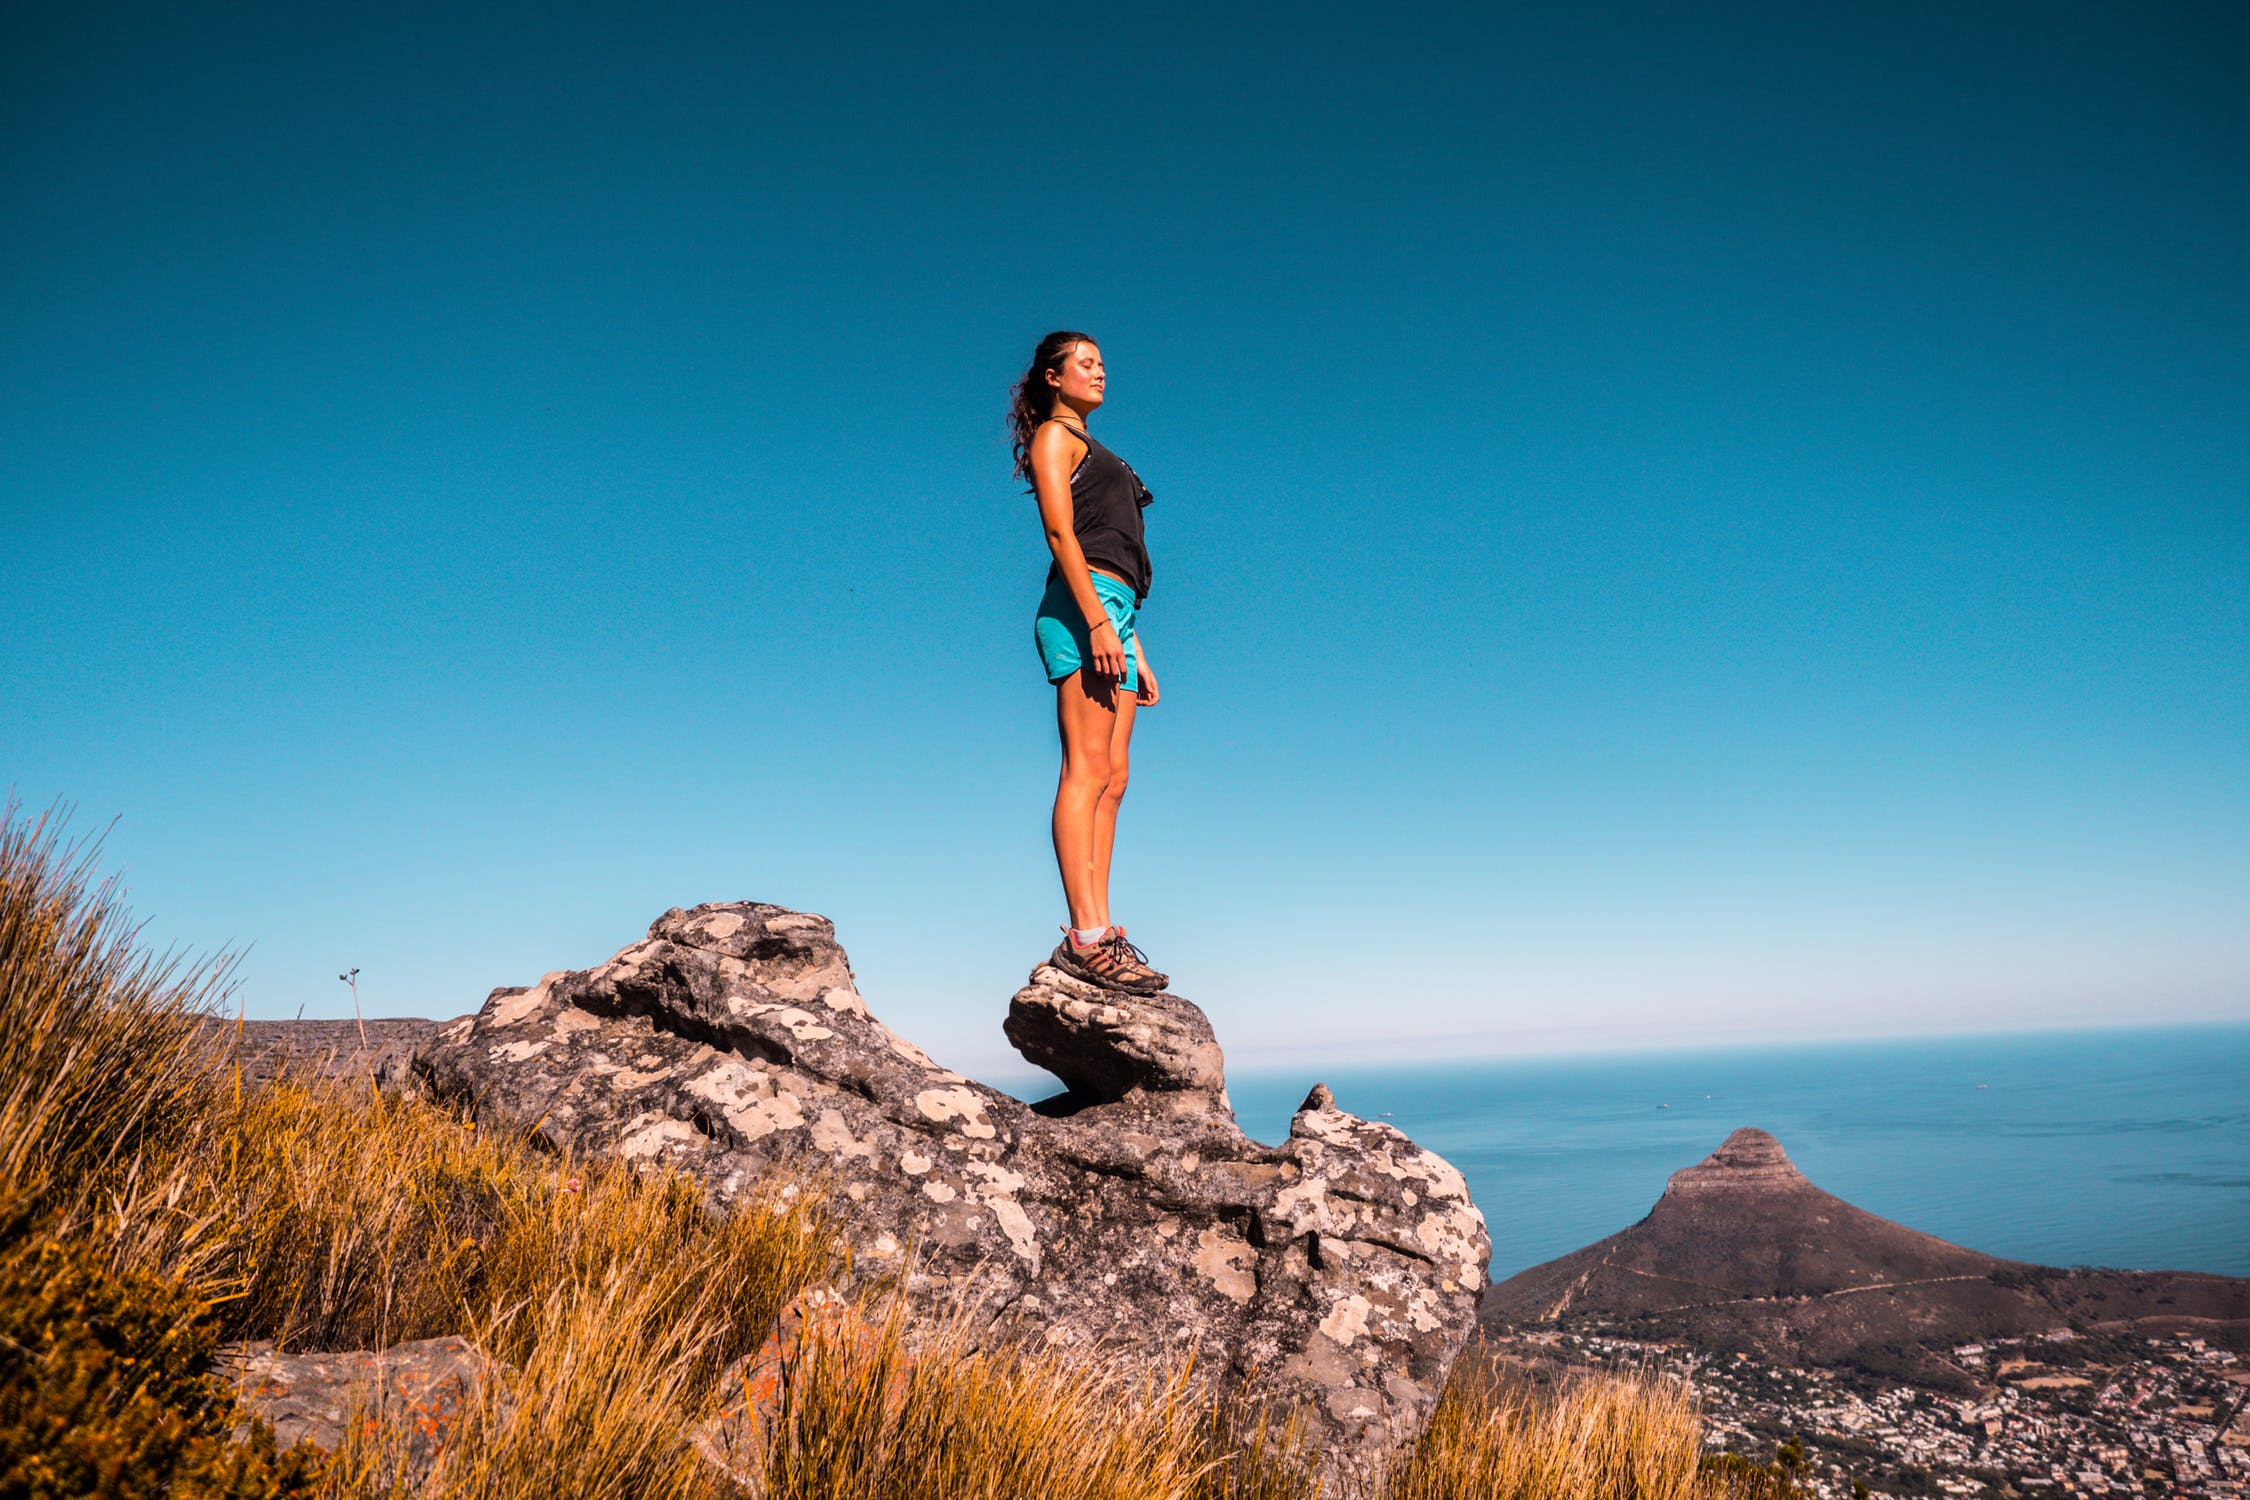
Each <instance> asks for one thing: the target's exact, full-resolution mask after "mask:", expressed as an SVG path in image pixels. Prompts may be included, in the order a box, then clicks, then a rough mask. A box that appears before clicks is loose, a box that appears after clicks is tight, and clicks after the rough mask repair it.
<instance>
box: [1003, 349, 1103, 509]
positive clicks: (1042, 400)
mask: <svg viewBox="0 0 2250 1500" xmlns="http://www.w3.org/2000/svg"><path fill="white" fill-rule="evenodd" d="M1093 342H1094V338H1093V335H1092V334H1086V333H1072V332H1071V331H1070V330H1069V329H1067V328H1062V329H1057V330H1056V331H1055V332H1053V333H1050V334H1048V335H1047V336H1046V337H1045V338H1043V339H1041V340H1040V341H1039V347H1038V348H1037V349H1035V350H1033V351H1032V355H1031V368H1030V369H1028V370H1026V371H1024V372H1023V379H1021V380H1019V381H1017V382H1016V399H1015V402H1014V404H1013V405H1012V406H1010V407H1009V409H1008V430H1009V432H1010V433H1012V434H1013V435H1014V437H1015V441H1016V477H1017V478H1018V479H1029V478H1030V477H1031V435H1032V434H1033V433H1035V432H1037V431H1038V430H1039V424H1040V423H1042V422H1044V421H1046V420H1047V419H1048V418H1049V417H1051V416H1053V415H1054V414H1055V390H1054V387H1053V386H1050V385H1049V384H1047V372H1048V371H1049V370H1059V369H1061V368H1062V362H1063V356H1064V355H1066V354H1068V353H1069V352H1070V350H1071V346H1072V345H1073V344H1091V343H1093Z"/></svg>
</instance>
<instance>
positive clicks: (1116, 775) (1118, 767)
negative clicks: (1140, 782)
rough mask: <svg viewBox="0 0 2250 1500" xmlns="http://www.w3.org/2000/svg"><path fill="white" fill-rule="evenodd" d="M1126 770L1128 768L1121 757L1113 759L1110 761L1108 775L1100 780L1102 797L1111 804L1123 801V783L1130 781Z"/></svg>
mask: <svg viewBox="0 0 2250 1500" xmlns="http://www.w3.org/2000/svg"><path fill="white" fill-rule="evenodd" d="M1127 770H1128V768H1127V766H1126V764H1125V760H1124V758H1123V757H1122V756H1117V757H1113V758H1112V759H1111V760H1110V763H1109V774H1108V775H1107V776H1105V777H1103V779H1102V795H1103V796H1104V797H1107V798H1108V799H1109V800H1110V801H1112V802H1117V801H1122V800H1123V799H1124V796H1125V783H1126V781H1127V780H1129V779H1130V778H1129V777H1128V775H1127Z"/></svg>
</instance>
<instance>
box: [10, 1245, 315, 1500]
mask: <svg viewBox="0 0 2250 1500" xmlns="http://www.w3.org/2000/svg"><path fill="white" fill-rule="evenodd" d="M212 1341H213V1332H212V1327H211V1319H210V1314H209V1309H208V1308H207V1307H206V1306H205V1304H204V1303H203V1302H202V1300H201V1299H200V1298H198V1297H196V1296H195V1295H194V1294H193V1293H191V1292H189V1291H188V1290H187V1289H186V1288H184V1287H181V1286H179V1285H177V1284H176V1283H169V1282H164V1281H159V1280H155V1279H153V1278H149V1277H142V1276H130V1275H126V1276H120V1275H118V1274H116V1273H114V1272H112V1271H111V1270H110V1269H109V1268H108V1267H107V1266H106V1265H105V1264H104V1263H103V1261H102V1259H101V1257H99V1256H97V1255H95V1254H92V1253H90V1252H89V1251H87V1250H85V1249H83V1248H79V1247H72V1246H66V1245H59V1244H54V1243H51V1242H45V1243H42V1242H39V1241H36V1240H33V1239H31V1238H29V1237H21V1236H19V1237H17V1238H16V1239H15V1240H14V1242H13V1243H12V1244H11V1245H10V1246H9V1248H8V1250H7V1251H6V1253H5V1255H4V1256H0V1495H8V1496H22V1497H26V1500H33V1497H37V1500H47V1497H54V1500H64V1497H77V1496H89V1495H100V1496H113V1497H118V1500H139V1497H143V1496H147V1497H152V1500H153V1497H157V1496H176V1497H180V1500H221V1497H229V1500H231V1497H242V1500H251V1497H259V1500H264V1497H279V1496H309V1495H311V1494H312V1493H313V1490H312V1480H313V1475H314V1472H315V1467H316V1466H315V1462H314V1455H313V1454H311V1453H310V1451H309V1450H306V1449H303V1448H298V1449H294V1450H292V1451H291V1452H289V1453H287V1454H277V1453H276V1452H275V1451H274V1442H273V1433H272V1432H271V1430H269V1429H268V1428H266V1427H265V1426H264V1424H262V1423H258V1424H254V1425H253V1427H252V1430H251V1432H250V1435H249V1441H248V1442H246V1443H237V1442H235V1441H234V1440H233V1437H232V1436H231V1433H230V1429H231V1428H232V1427H233V1426H234V1424H235V1423H236V1422H237V1421H238V1420H240V1418H239V1416H238V1414H237V1412H236V1411H235V1407H234V1401H233V1399H232V1397H231V1395H230V1394H229V1393H228V1392H227V1391H226V1390H225V1389H224V1388H223V1387H222V1386H221V1385H220V1384H219V1383H218V1382H217V1381H215V1380H214V1379H213V1378H212V1377H211V1376H210V1375H209V1374H208V1373H207V1371H208V1367H209V1364H210V1359H211V1349H212Z"/></svg>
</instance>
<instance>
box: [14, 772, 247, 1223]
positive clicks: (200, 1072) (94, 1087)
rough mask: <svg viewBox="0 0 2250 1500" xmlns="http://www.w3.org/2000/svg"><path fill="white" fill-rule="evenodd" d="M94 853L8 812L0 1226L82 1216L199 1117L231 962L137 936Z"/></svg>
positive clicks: (48, 826) (53, 826) (47, 825)
mask: <svg viewBox="0 0 2250 1500" xmlns="http://www.w3.org/2000/svg"><path fill="white" fill-rule="evenodd" d="M96 852H97V850H96V848H94V847H91V846H81V847H68V846H65V845H63V844H62V843H61V841H60V819H59V818H58V817H57V816H56V815H54V814H49V815H48V816H46V817H41V818H36V819H29V818H25V817H24V816H22V815H21V812H20V810H19V809H18V808H17V806H16V805H15V804H14V803H13V802H10V803H8V804H6V806H5V807H0V1220H15V1221H19V1222H21V1221H28V1220H30V1219H34V1218H43V1219H61V1220H74V1219H76V1218H77V1217H78V1216H79V1215H80V1214H81V1213H83V1212H85V1211H87V1210H89V1209H91V1208H92V1207H93V1206H95V1204H96V1203H97V1202H98V1200H99V1197H100V1195H101V1194H102V1193H103V1192H104V1191H106V1190H110V1189H112V1188H114V1186H115V1185H116V1183H117V1182H118V1180H119V1178H120V1176H121V1175H122V1174H124V1173H128V1172H130V1170H131V1169H132V1165H133V1162H134V1160H135V1158H136V1156H137V1155H138V1154H139V1153H141V1152H142V1151H144V1150H146V1149H148V1148H150V1147H152V1146H155V1145H157V1144H160V1143H161V1142H162V1141H164V1140H165V1139H167V1138H168V1136H169V1135H170V1134H171V1133H172V1132H173V1131H175V1130H177V1129H179V1128H181V1127H183V1126H184V1125H186V1124H187V1123H188V1122H190V1121H192V1120H193V1119H194V1118H195V1116H196V1114H197V1101H198V1099H199V1098H200V1096H201V1095H202V1093H203V1091H204V1090H205V1088H206V1086H207V1085H206V1079H207V1060H208V1045H207V1042H206V1039H205V1032H204V1029H203V1028H202V1027H201V1026H200V1025H199V1024H198V1019H197V1018H198V1017H199V1016H202V1015H207V1014H209V1013H210V1012H211V1010H212V1009H213V1008H214V1007H215V1006H216V1005H217V1004H218V1003H219V1001H220V1000H221V999H222V998H223V994H224V980H225V964H224V962H223V961H214V962H209V963H204V964H198V965H182V964H180V963H179V962H178V961H176V960H174V959H171V958H165V957H152V956H150V955H149V954H147V953H144V952H143V951H141V949H140V948H139V946H138V945H137V944H136V943H135V942H134V941H133V936H134V934H133V930H132V927H131V924H130V922H129V921H128V919H127V917H126V916H125V913H124V912H123V910H122V909H121V908H120V907H119V905H118V903H117V901H116V899H115V896H116V887H115V884H114V882H107V883H98V884H97V883H96V882H95V880H94V868H95V867H94V858H95V854H96Z"/></svg>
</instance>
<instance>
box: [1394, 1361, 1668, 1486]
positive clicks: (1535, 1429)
mask: <svg viewBox="0 0 2250 1500" xmlns="http://www.w3.org/2000/svg"><path fill="white" fill-rule="evenodd" d="M1700 1453H1701V1435H1700V1424H1699V1423H1698V1421H1697V1417H1696V1410H1695V1400H1694V1395H1693V1393H1692V1391H1691V1390H1690V1389H1689V1388H1688V1387H1687V1386H1686V1385H1685V1384H1683V1383H1681V1382H1679V1381H1676V1380H1671V1379H1667V1378H1665V1377H1663V1376H1659V1375H1653V1374H1644V1373H1631V1374H1605V1375H1586V1376H1582V1377H1580V1378H1578V1379H1575V1380H1571V1381H1568V1382H1566V1383H1565V1384H1563V1385H1562V1386H1561V1388H1560V1389H1557V1390H1550V1391H1542V1390H1540V1389H1537V1388H1535V1387H1533V1386H1531V1385H1529V1384H1526V1383H1524V1382H1522V1381H1519V1380H1513V1379H1510V1378H1509V1377H1508V1376H1507V1375H1505V1374H1504V1373H1502V1372H1500V1371H1497V1370H1494V1369H1491V1368H1489V1367H1487V1366H1485V1365H1484V1364H1483V1362H1482V1361H1481V1360H1478V1359H1475V1358H1473V1357H1464V1358H1463V1359H1462V1360H1461V1361H1460V1362H1459V1367H1458V1368H1457V1369H1456V1372H1455V1376H1454V1379H1453V1381H1452V1382H1451V1383H1450V1384H1449V1385H1448V1387H1447V1389H1446V1394H1445V1399H1444V1400H1443V1401H1442V1402H1441V1403H1439V1406H1438V1409H1437V1412H1436V1414H1435V1415H1434V1416H1433V1417H1432V1419H1431V1421H1430V1425H1429V1428H1428V1429H1427V1430H1426V1431H1425V1432H1424V1433H1423V1436H1422V1440H1421V1442H1420V1443H1419V1444H1418V1445H1417V1446H1416V1448H1415V1450H1414V1452H1413V1453H1412V1454H1411V1455H1410V1456H1409V1457H1408V1459H1407V1460H1406V1461H1405V1462H1404V1463H1403V1464H1401V1465H1400V1466H1399V1468H1398V1470H1397V1471H1396V1472H1395V1473H1393V1474H1392V1476H1391V1479H1390V1484H1389V1486H1388V1488H1387V1490H1386V1500H1453V1497H1456V1496H1463V1495H1474V1496H1478V1497H1480V1500H1481V1497H1491V1500H1684V1497H1686V1496H1689V1495H1690V1494H1692V1493H1693V1492H1694V1491H1695V1488H1696V1476H1697V1470H1698V1460H1699V1457H1700Z"/></svg>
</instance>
